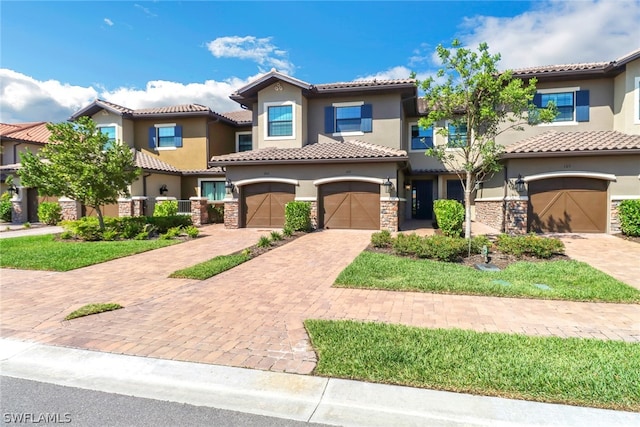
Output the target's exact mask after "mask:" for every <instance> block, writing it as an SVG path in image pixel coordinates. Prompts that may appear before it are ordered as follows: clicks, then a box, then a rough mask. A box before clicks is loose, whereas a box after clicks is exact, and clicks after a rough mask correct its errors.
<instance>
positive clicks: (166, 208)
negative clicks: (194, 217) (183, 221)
mask: <svg viewBox="0 0 640 427" xmlns="http://www.w3.org/2000/svg"><path fill="white" fill-rule="evenodd" d="M175 215H178V201H177V200H163V201H161V202H158V203H156V206H155V208H154V209H153V216H175Z"/></svg>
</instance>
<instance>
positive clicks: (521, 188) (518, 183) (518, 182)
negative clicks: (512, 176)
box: [516, 174, 525, 192]
mask: <svg viewBox="0 0 640 427" xmlns="http://www.w3.org/2000/svg"><path fill="white" fill-rule="evenodd" d="M524 190H525V186H524V179H522V175H520V174H518V179H516V191H518V192H523V191H524Z"/></svg>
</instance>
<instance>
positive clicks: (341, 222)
mask: <svg viewBox="0 0 640 427" xmlns="http://www.w3.org/2000/svg"><path fill="white" fill-rule="evenodd" d="M320 194H321V197H322V224H323V226H324V228H355V229H361V230H379V229H380V185H379V184H372V183H369V182H334V183H331V184H325V185H323V186H322V187H320Z"/></svg>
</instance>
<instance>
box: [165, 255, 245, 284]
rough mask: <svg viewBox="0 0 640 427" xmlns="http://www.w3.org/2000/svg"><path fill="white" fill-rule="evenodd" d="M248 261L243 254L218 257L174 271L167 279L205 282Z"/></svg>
mask: <svg viewBox="0 0 640 427" xmlns="http://www.w3.org/2000/svg"><path fill="white" fill-rule="evenodd" d="M248 260H249V257H248V256H246V255H243V254H233V255H219V256H217V257H215V258H212V259H210V260H208V261H205V262H201V263H200V264H196V265H193V266H191V267H187V268H183V269H182V270H178V271H174V272H173V273H171V274H170V275H169V277H172V278H181V279H197V280H205V279H208V278H210V277H213V276H215V275H216V274H220V273H222V272H223V271H227V270H229V269H231V268H233V267H235V266H238V265H240V264H242V263H243V262H245V261H248Z"/></svg>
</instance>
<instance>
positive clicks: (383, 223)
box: [380, 198, 400, 232]
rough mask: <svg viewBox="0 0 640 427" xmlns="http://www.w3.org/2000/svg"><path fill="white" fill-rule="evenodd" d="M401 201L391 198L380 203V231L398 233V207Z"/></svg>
mask: <svg viewBox="0 0 640 427" xmlns="http://www.w3.org/2000/svg"><path fill="white" fill-rule="evenodd" d="M399 203H400V199H398V198H389V199H388V200H381V201H380V230H389V231H391V232H396V231H398V205H399Z"/></svg>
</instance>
